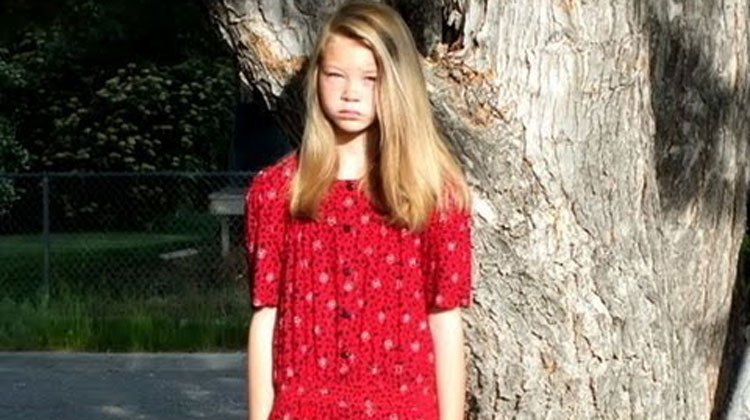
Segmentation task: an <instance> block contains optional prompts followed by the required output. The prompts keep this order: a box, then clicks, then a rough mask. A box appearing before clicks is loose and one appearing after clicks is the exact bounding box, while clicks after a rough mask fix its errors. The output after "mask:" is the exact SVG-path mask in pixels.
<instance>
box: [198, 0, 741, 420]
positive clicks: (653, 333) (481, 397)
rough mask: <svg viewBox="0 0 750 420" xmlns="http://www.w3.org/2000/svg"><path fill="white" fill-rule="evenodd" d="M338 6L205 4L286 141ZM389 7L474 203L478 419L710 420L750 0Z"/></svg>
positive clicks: (735, 215) (474, 413)
mask: <svg viewBox="0 0 750 420" xmlns="http://www.w3.org/2000/svg"><path fill="white" fill-rule="evenodd" d="M338 3H341V1H338V0H328V1H320V2H313V1H303V0H296V1H292V0H284V1H277V0H223V1H218V0H210V1H209V0H207V1H206V4H208V5H209V8H210V10H211V12H212V15H213V17H214V20H215V22H216V23H217V24H218V25H219V27H220V28H221V30H222V32H223V33H224V35H225V38H226V39H227V41H228V42H229V43H230V44H231V46H232V47H233V49H234V50H235V51H236V53H237V55H238V58H239V63H240V66H241V71H242V76H243V80H244V81H245V83H248V84H250V85H253V86H256V87H257V89H259V90H260V92H261V93H262V95H263V97H264V98H265V100H266V101H267V104H268V105H269V106H270V107H271V108H273V109H279V110H283V112H280V113H278V114H279V115H280V116H284V117H283V118H287V117H288V116H292V117H290V118H288V119H286V120H284V123H285V124H286V126H287V127H291V128H290V130H291V132H292V133H297V134H298V133H299V121H300V115H299V108H298V107H297V106H296V105H297V104H299V99H298V96H297V95H298V93H296V91H295V89H297V87H298V86H297V83H298V82H297V81H298V80H299V78H298V76H299V74H300V73H299V72H300V70H301V69H302V68H303V66H304V56H305V54H306V53H308V52H309V48H310V47H311V43H312V40H313V39H314V34H315V31H316V29H317V28H318V27H319V24H320V23H321V20H322V16H323V15H324V14H326V13H327V12H329V11H330V10H331V8H332V7H334V6H335V5H336V4H338ZM392 3H395V4H396V5H397V6H398V7H399V8H400V9H401V10H402V11H403V13H404V15H405V17H406V18H407V21H408V22H409V24H410V26H411V27H412V30H413V31H414V33H415V36H416V38H417V39H418V41H419V43H420V47H421V49H422V52H423V53H424V54H425V56H426V57H427V58H426V59H425V61H424V68H425V71H426V73H427V79H428V83H429V88H430V93H431V99H432V103H433V105H434V108H435V111H436V112H437V116H438V118H439V119H440V121H441V122H442V123H443V125H444V127H445V129H446V132H447V134H448V135H449V137H450V139H451V142H452V146H453V147H454V150H455V152H456V154H457V155H458V156H459V158H460V160H461V161H462V163H463V165H464V168H465V170H466V173H467V174H468V176H469V178H470V182H471V184H472V185H473V189H474V193H475V197H476V208H475V214H476V216H477V218H476V219H475V220H476V222H475V226H476V236H475V244H476V262H477V266H478V273H477V274H478V277H477V282H476V285H475V303H474V306H473V307H472V308H471V309H470V310H468V311H466V312H465V315H466V325H467V329H466V333H467V348H468V350H469V352H468V354H469V356H470V360H469V373H470V394H471V395H470V396H469V400H468V401H469V404H470V407H469V408H470V418H481V419H495V418H498V419H499V418H551V419H589V418H639V419H685V418H688V419H708V418H710V417H711V415H712V412H714V410H716V407H715V404H716V403H717V402H718V401H723V398H724V396H723V394H724V393H726V392H728V391H731V388H732V387H731V386H719V382H720V381H719V378H720V377H722V378H724V377H731V376H732V375H721V376H720V375H719V373H720V368H721V366H722V353H723V352H722V349H723V347H724V341H725V337H726V336H727V324H728V319H729V312H730V307H731V303H732V290H733V285H734V282H735V278H736V268H737V256H738V251H739V246H740V242H741V238H742V235H743V231H744V219H745V217H746V214H745V211H746V210H745V202H746V199H747V186H748V178H749V176H748V173H749V170H748V162H747V158H748V125H747V122H746V120H747V117H748V108H747V105H748V102H749V98H748V79H747V77H748V35H747V24H748V22H749V21H748V19H749V18H750V15H749V11H748V3H747V1H740V0H726V1H723V2H714V1H703V2H693V1H662V0H651V1H646V0H644V1H617V0H600V1H580V0H559V1H541V0H526V1H519V0H516V1H513V0H511V1H499V0H442V1H432V2H422V1H418V0H411V1H393V2H392ZM717 412H719V411H715V412H714V414H716V413H717Z"/></svg>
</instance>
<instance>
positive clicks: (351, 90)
mask: <svg viewBox="0 0 750 420" xmlns="http://www.w3.org/2000/svg"><path fill="white" fill-rule="evenodd" d="M359 91H360V89H359V87H358V86H357V84H356V83H354V82H352V81H348V82H347V83H346V86H345V87H344V92H343V95H342V97H343V99H344V100H347V101H358V100H359V95H360V92H359Z"/></svg>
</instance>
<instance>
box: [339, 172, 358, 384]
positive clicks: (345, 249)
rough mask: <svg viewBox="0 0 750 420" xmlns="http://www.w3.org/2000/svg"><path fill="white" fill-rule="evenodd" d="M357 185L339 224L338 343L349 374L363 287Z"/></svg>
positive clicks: (349, 187) (349, 190)
mask: <svg viewBox="0 0 750 420" xmlns="http://www.w3.org/2000/svg"><path fill="white" fill-rule="evenodd" d="M355 188H356V185H355V183H354V182H347V183H346V191H345V192H344V193H343V194H342V198H341V204H342V205H341V207H340V209H341V213H342V214H341V217H340V224H339V227H340V229H341V233H340V234H339V235H337V236H338V237H339V240H340V241H341V242H340V246H339V250H340V252H341V254H342V255H341V256H340V257H341V258H340V270H341V271H340V273H341V275H340V276H339V278H340V279H341V281H340V282H339V285H338V287H340V288H341V290H340V292H339V293H340V296H341V298H340V299H339V300H340V305H339V308H338V310H337V317H338V319H339V322H338V325H339V328H340V335H339V337H340V341H339V343H338V347H339V349H338V351H339V359H340V360H341V362H342V363H341V366H342V367H343V366H346V368H342V369H339V372H340V373H341V374H342V375H343V374H346V373H348V372H349V371H350V370H351V369H350V368H349V367H350V366H351V363H352V362H353V361H354V360H355V359H356V355H355V354H354V353H355V352H356V347H354V345H355V343H356V340H354V338H353V337H356V336H357V335H358V333H357V332H356V331H355V329H356V327H355V325H354V322H353V321H355V320H356V319H357V315H356V313H355V311H356V305H355V304H354V299H355V297H356V293H355V292H356V290H358V289H359V285H358V284H357V283H358V282H357V275H358V273H357V270H356V269H355V268H354V264H353V263H354V258H355V255H354V252H355V251H354V250H355V249H356V246H355V244H354V241H355V238H356V229H355V228H354V226H353V223H352V222H351V220H354V216H355V213H356V211H355V209H356V206H355V205H354V195H355V194H354V193H353V191H354V190H355Z"/></svg>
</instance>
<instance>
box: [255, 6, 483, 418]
mask: <svg viewBox="0 0 750 420" xmlns="http://www.w3.org/2000/svg"><path fill="white" fill-rule="evenodd" d="M306 84H307V85H306V101H307V102H306V105H307V117H306V124H305V131H304V136H303V139H302V143H301V146H300V148H299V150H295V151H294V152H292V153H290V154H288V155H286V156H284V157H283V158H281V159H280V160H278V161H277V162H276V163H274V164H273V165H271V166H269V167H267V168H265V169H264V170H262V171H260V172H259V173H258V174H257V175H256V176H255V177H254V179H253V181H252V182H251V184H250V187H249V189H248V192H247V195H246V205H247V207H246V210H247V211H246V241H247V249H248V256H249V257H248V262H249V267H250V277H251V278H250V280H251V294H252V296H251V299H252V304H253V307H254V312H253V315H252V320H251V325H250V332H249V343H248V379H249V411H250V418H251V419H252V420H261V419H262V420H265V419H267V418H270V419H284V420H288V419H370V418H375V419H404V420H407V419H408V420H417V419H424V420H428V419H429V420H432V419H438V418H439V419H441V420H451V419H462V418H463V413H464V393H465V376H466V375H465V368H464V352H463V331H462V326H461V317H460V308H461V307H467V306H469V304H470V301H471V285H472V242H471V230H472V227H471V213H470V193H469V189H468V187H467V184H466V181H465V179H464V177H463V174H462V172H461V170H460V167H459V166H458V164H457V163H456V161H455V160H454V158H453V157H452V156H451V154H450V152H449V149H448V148H447V147H446V144H445V142H444V140H443V139H442V138H441V137H440V135H439V134H438V131H437V130H436V127H435V122H434V120H433V117H432V114H431V110H430V104H429V102H428V98H427V93H426V88H425V82H424V77H423V74H422V70H421V67H420V60H419V55H418V53H417V50H416V47H415V45H414V41H413V39H412V37H411V34H410V32H409V29H408V27H407V26H406V24H405V23H404V21H403V20H402V19H401V18H400V16H399V15H398V13H396V12H395V11H394V10H393V9H391V8H389V7H387V6H385V5H383V4H379V3H369V2H351V3H347V4H345V5H344V6H342V7H341V8H340V9H339V10H337V11H336V13H334V15H333V16H331V17H330V18H329V19H328V20H327V21H326V23H325V25H324V27H323V28H322V31H321V34H320V37H319V39H318V42H317V46H316V48H315V51H314V54H313V55H312V58H311V61H310V66H309V71H308V73H307V79H306Z"/></svg>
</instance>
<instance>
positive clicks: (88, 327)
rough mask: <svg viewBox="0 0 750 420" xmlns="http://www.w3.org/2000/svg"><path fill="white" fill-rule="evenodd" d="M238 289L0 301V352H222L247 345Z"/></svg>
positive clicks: (246, 315)
mask: <svg viewBox="0 0 750 420" xmlns="http://www.w3.org/2000/svg"><path fill="white" fill-rule="evenodd" d="M249 315H250V314H249V304H248V302H247V299H246V298H245V296H244V294H242V293H241V289H239V288H238V289H235V290H232V289H228V288H227V289H224V290H213V291H209V292H205V291H204V292H201V293H198V292H196V293H193V294H183V295H181V296H172V297H165V298H150V299H141V300H132V301H127V302H111V301H106V302H105V301H102V300H101V299H99V298H97V297H96V296H93V295H92V296H74V295H70V296H58V297H57V298H56V299H54V300H51V301H50V302H49V304H48V305H47V306H45V305H43V304H39V303H31V302H20V303H19V302H14V301H12V300H10V299H7V298H6V299H4V300H2V301H0V350H11V351H13V350H67V351H97V352H129V351H148V352H159V351H223V350H238V349H242V348H243V347H244V346H245V345H246V340H247V327H248V323H249Z"/></svg>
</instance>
